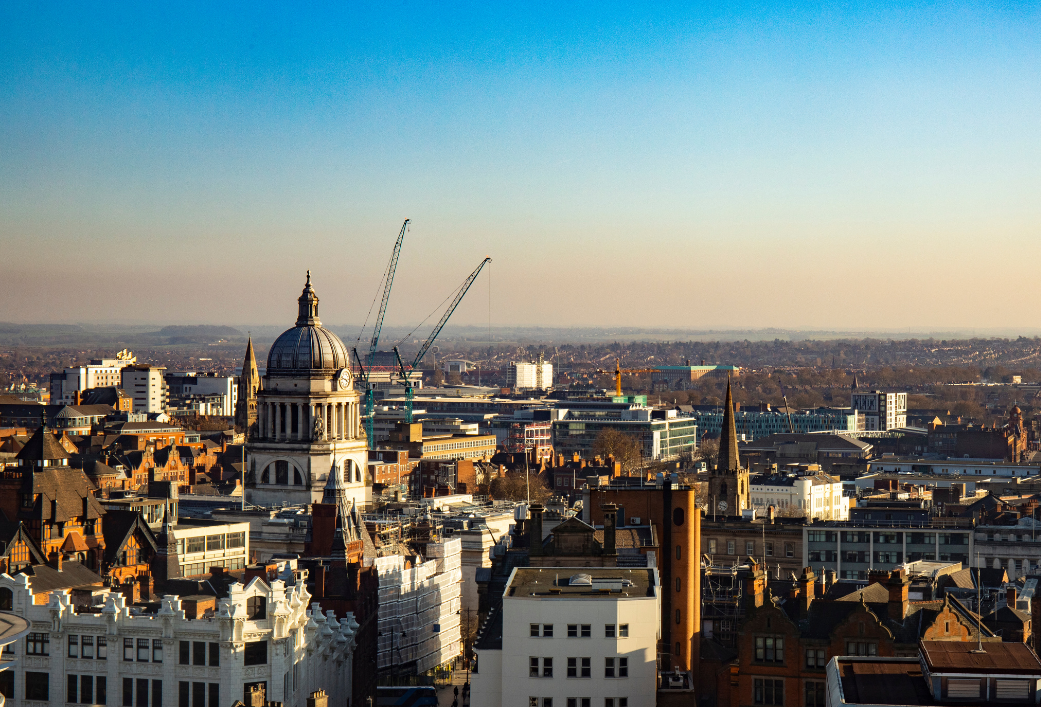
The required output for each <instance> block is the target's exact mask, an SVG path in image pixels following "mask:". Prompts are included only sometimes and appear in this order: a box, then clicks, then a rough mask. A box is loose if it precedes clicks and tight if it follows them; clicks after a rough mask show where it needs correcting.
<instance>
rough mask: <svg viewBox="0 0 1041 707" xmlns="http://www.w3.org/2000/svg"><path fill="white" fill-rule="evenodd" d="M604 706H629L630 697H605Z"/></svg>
mask: <svg viewBox="0 0 1041 707" xmlns="http://www.w3.org/2000/svg"><path fill="white" fill-rule="evenodd" d="M604 707H629V698H628V697H605V698H604Z"/></svg>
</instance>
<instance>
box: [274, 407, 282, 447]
mask: <svg viewBox="0 0 1041 707" xmlns="http://www.w3.org/2000/svg"><path fill="white" fill-rule="evenodd" d="M274 437H275V441H276V442H277V441H279V440H280V439H281V438H282V403H275V435H274Z"/></svg>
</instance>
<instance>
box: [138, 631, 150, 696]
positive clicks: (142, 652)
mask: <svg viewBox="0 0 1041 707" xmlns="http://www.w3.org/2000/svg"><path fill="white" fill-rule="evenodd" d="M137 662H138V663H147V662H148V639H147V638H139V639H137ZM145 707H148V705H145Z"/></svg>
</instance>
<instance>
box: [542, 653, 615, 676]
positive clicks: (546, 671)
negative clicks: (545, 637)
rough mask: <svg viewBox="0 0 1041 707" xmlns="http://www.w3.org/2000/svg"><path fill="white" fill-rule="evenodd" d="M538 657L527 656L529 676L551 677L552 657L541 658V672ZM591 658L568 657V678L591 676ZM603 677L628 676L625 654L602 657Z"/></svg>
mask: <svg viewBox="0 0 1041 707" xmlns="http://www.w3.org/2000/svg"><path fill="white" fill-rule="evenodd" d="M539 660H540V659H539V658H537V657H535V656H532V657H530V658H528V677H529V678H537V677H543V678H551V677H553V659H552V658H542V659H541V661H542V672H541V673H540V672H539ZM591 673H592V659H591V658H568V659H567V676H568V677H569V678H591V677H592V674H591ZM604 677H605V678H627V677H629V659H628V658H626V657H625V656H619V657H614V656H612V657H609V658H604Z"/></svg>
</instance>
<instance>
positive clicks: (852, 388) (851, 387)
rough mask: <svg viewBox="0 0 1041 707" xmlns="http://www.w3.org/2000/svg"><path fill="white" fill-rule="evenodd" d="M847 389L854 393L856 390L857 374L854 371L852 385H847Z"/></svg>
mask: <svg viewBox="0 0 1041 707" xmlns="http://www.w3.org/2000/svg"><path fill="white" fill-rule="evenodd" d="M849 389H850V390H851V391H853V392H854V393H856V392H857V374H856V373H854V374H853V385H851V386H850V387H849Z"/></svg>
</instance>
